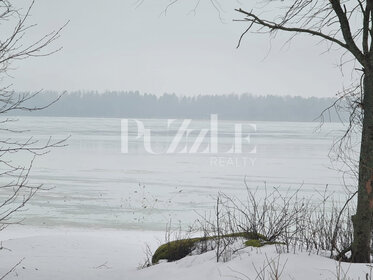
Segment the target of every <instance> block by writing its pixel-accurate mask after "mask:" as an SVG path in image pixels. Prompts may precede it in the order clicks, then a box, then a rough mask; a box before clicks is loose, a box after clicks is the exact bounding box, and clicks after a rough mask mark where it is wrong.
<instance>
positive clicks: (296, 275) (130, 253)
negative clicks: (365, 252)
mask: <svg viewBox="0 0 373 280" xmlns="http://www.w3.org/2000/svg"><path fill="white" fill-rule="evenodd" d="M163 237H164V233H163V232H156V231H122V230H109V229H77V228H74V229H72V228H49V229H48V228H30V227H22V226H17V227H11V228H8V229H6V230H4V231H2V232H1V240H3V244H2V246H3V247H5V248H6V249H3V250H0V254H1V255H2V256H1V259H2V262H1V263H0V272H1V275H3V274H4V273H5V272H6V271H8V270H9V268H10V267H12V266H13V265H14V264H16V263H17V262H18V261H19V260H21V259H22V258H24V260H23V261H22V263H21V264H20V265H19V266H18V267H17V268H16V269H15V270H14V271H13V272H11V273H10V274H9V275H8V277H7V278H6V279H27V280H36V279H38V280H43V279H48V280H50V279H54V280H59V279H61V280H62V279H69V280H73V279H79V280H80V279H90V280H96V279H97V280H98V279H112V280H115V279H121V280H132V279H133V280H135V279H136V280H142V279H152V280H167V279H170V280H171V279H172V280H173V279H178V280H184V279H185V280H191V279H192V280H205V279H261V278H258V273H259V274H261V275H262V274H263V271H264V272H265V277H266V278H265V279H271V272H270V271H271V267H272V268H274V267H276V266H277V263H278V268H279V269H278V270H279V272H281V270H282V269H283V272H282V275H281V277H280V279H304V280H308V279H309V280H311V279H312V280H314V279H345V278H344V276H346V277H347V276H348V277H350V278H348V279H366V276H365V275H366V273H368V274H369V273H370V267H369V266H367V265H366V264H348V263H341V264H340V266H339V264H338V262H336V261H334V260H331V259H328V258H326V257H323V256H320V255H316V254H308V253H306V252H295V253H294V252H292V253H281V254H278V250H276V246H275V245H270V246H264V247H262V248H251V247H249V248H245V249H243V250H240V251H239V252H237V253H235V254H234V255H233V258H232V259H231V260H230V261H227V262H219V263H217V262H216V260H215V253H214V252H213V251H211V252H207V253H205V254H202V255H194V256H188V257H186V258H184V259H182V260H179V261H177V262H173V263H161V264H158V265H154V266H152V267H149V268H145V269H141V270H139V269H138V266H139V264H141V263H143V261H144V259H145V253H144V250H145V244H146V243H148V244H149V246H150V247H151V249H153V250H155V249H156V248H157V246H158V245H159V244H160V242H161V240H162V239H163ZM277 248H278V247H277ZM10 250H11V251H10ZM269 264H270V265H269ZM338 273H340V275H341V276H340V278H338V277H337V275H338ZM346 279H347V278H346Z"/></svg>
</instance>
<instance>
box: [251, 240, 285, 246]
mask: <svg viewBox="0 0 373 280" xmlns="http://www.w3.org/2000/svg"><path fill="white" fill-rule="evenodd" d="M244 244H245V246H246V247H263V246H264V245H274V244H279V245H284V243H282V242H276V241H261V240H258V239H250V240H247V241H245V243H244Z"/></svg>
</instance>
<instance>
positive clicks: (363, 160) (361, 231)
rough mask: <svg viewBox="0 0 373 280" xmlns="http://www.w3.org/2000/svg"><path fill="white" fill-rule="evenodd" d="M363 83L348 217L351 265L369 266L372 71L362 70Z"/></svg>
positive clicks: (372, 191)
mask: <svg viewBox="0 0 373 280" xmlns="http://www.w3.org/2000/svg"><path fill="white" fill-rule="evenodd" d="M365 71H366V73H365V77H364V83H363V90H364V100H363V106H364V119H363V131H362V139H361V148H360V162H359V189H358V203H357V211H356V214H355V215H354V216H353V217H352V222H353V225H354V242H353V244H352V262H355V263H356V262H359V263H369V262H370V253H371V246H370V244H371V238H372V236H371V232H372V214H373V71H371V70H369V69H366V70H365Z"/></svg>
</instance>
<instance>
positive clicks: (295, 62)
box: [11, 0, 350, 97]
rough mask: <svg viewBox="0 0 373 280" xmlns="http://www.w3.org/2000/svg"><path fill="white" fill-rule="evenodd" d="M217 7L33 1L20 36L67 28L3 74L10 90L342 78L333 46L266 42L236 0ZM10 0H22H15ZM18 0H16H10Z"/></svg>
mask: <svg viewBox="0 0 373 280" xmlns="http://www.w3.org/2000/svg"><path fill="white" fill-rule="evenodd" d="M229 2H233V4H232V3H231V4H230V5H229V6H224V7H222V9H223V12H222V18H223V19H222V20H221V19H220V18H219V14H218V13H217V11H216V10H215V9H214V8H213V7H212V6H211V3H210V1H207V0H206V1H204V0H202V1H201V5H200V6H199V7H198V9H197V11H196V14H194V13H192V12H191V10H192V8H193V6H194V3H195V2H194V1H191V0H188V1H186V0H184V1H182V2H181V3H179V4H178V5H175V6H173V7H171V8H170V9H169V10H168V12H167V14H166V15H164V14H162V11H164V8H165V7H166V5H167V3H168V1H166V0H145V1H144V3H143V4H142V5H141V6H139V7H136V0H109V1H97V0H90V1H88V0H79V1H77V0H65V1H57V0H37V1H36V4H35V6H34V8H33V10H32V17H31V18H30V21H29V23H37V24H38V26H37V27H36V28H34V30H33V31H32V32H31V33H30V34H29V36H28V37H27V40H31V39H33V38H35V39H36V38H37V37H38V36H39V37H40V36H41V35H43V34H45V33H47V32H49V31H51V30H54V29H58V27H60V26H62V25H63V24H64V23H65V22H66V21H68V20H70V23H69V24H68V26H67V27H66V28H65V29H64V30H63V32H62V36H61V38H60V39H59V40H58V41H57V42H55V44H54V47H56V48H58V47H60V46H63V50H62V51H60V52H59V53H57V54H54V55H52V56H49V57H43V58H35V59H34V58H32V59H29V60H27V61H20V62H18V63H17V65H15V66H16V68H17V69H16V71H13V72H12V73H11V75H12V76H13V78H12V79H11V82H12V83H13V84H14V88H15V89H17V90H39V89H46V90H58V91H62V90H68V91H75V90H98V91H105V90H139V91H141V92H148V93H154V94H162V93H165V92H167V93H176V94H178V95H197V94H227V93H252V94H257V95H262V94H276V95H286V94H290V95H301V96H325V97H327V96H334V95H335V94H336V93H337V91H338V90H340V89H342V86H343V85H348V84H349V80H350V72H349V71H348V69H347V73H345V76H344V77H342V75H341V72H340V71H339V70H338V68H337V67H336V64H337V63H338V62H339V53H338V52H331V53H327V54H322V53H323V52H324V50H325V44H318V43H319V40H318V39H316V38H309V37H304V36H302V37H297V39H296V40H295V41H293V42H292V44H291V45H290V46H289V45H287V46H285V47H283V43H284V41H285V40H286V39H287V38H288V36H287V35H286V36H285V35H281V36H278V37H277V39H275V40H272V41H271V43H270V42H269V40H268V36H267V35H260V34H248V35H247V36H246V37H245V38H244V40H243V42H242V46H241V47H240V48H239V49H236V45H237V42H238V39H239V36H240V34H241V32H243V31H244V30H245V26H247V24H246V23H239V22H233V21H232V19H233V18H236V19H237V18H240V15H239V14H237V13H235V12H234V11H233V9H234V8H238V7H253V6H254V5H253V4H254V2H255V1H242V2H244V4H242V5H240V4H238V3H234V1H229ZM19 3H20V5H21V4H23V3H29V1H25V0H22V1H19ZM17 5H18V1H17Z"/></svg>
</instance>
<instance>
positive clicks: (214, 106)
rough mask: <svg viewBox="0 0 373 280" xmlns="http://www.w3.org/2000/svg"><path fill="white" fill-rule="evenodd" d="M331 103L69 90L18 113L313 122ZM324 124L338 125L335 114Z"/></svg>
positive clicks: (328, 100) (271, 97)
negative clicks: (47, 105) (46, 106)
mask: <svg viewBox="0 0 373 280" xmlns="http://www.w3.org/2000/svg"><path fill="white" fill-rule="evenodd" d="M57 96H58V94H57V93H55V92H44V93H41V94H39V95H37V96H36V97H35V98H33V99H32V101H31V102H29V103H28V105H29V106H41V105H44V104H47V103H48V102H51V101H52V100H53V99H55V98H57ZM334 101H335V99H334V98H316V97H310V98H303V97H298V96H296V97H293V96H274V95H269V96H254V95H250V94H242V95H235V94H229V95H199V96H191V97H187V96H182V97H179V96H177V95H175V94H163V95H162V96H156V95H153V94H140V93H139V92H131V91H129V92H106V93H97V92H84V93H82V92H72V93H66V94H64V95H63V96H62V98H61V99H60V100H59V101H58V102H56V103H55V104H53V105H52V106H50V107H49V108H46V109H44V110H40V111H34V112H31V113H30V112H17V114H19V115H33V116H63V117H110V118H195V119H207V118H209V117H210V115H211V114H218V116H219V119H236V120H255V121H260V120H262V121H314V120H316V119H317V118H318V117H319V115H320V113H321V112H322V111H323V110H324V109H326V108H327V107H329V106H330V105H331V104H332V103H333V102H334ZM326 121H339V118H338V116H337V114H336V112H335V111H334V110H331V111H330V113H329V114H327V115H326Z"/></svg>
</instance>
